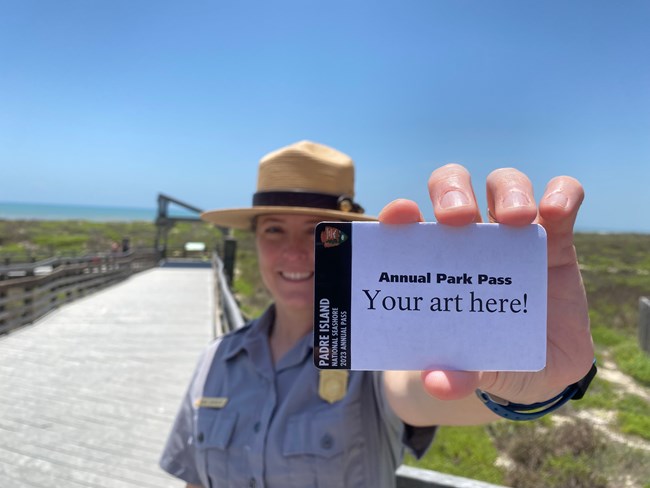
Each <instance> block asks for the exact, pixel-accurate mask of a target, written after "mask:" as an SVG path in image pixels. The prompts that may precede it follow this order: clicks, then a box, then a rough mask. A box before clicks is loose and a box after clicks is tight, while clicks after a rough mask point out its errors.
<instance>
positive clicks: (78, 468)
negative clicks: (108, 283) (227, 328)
mask: <svg viewBox="0 0 650 488" xmlns="http://www.w3.org/2000/svg"><path fill="white" fill-rule="evenodd" d="M210 291H211V273H210V270H209V269H207V270H206V269H196V268H194V269H183V268H160V269H154V270H150V271H147V272H144V273H140V274H138V275H136V276H133V277H131V278H130V279H129V280H127V281H125V282H122V283H119V284H117V285H115V286H113V287H111V288H108V289H105V290H102V291H101V292H98V293H96V294H94V295H91V296H89V297H86V298H84V299H81V300H79V301H77V302H74V303H72V304H70V305H67V306H65V307H63V308H61V309H59V310H57V311H55V312H53V313H51V314H50V315H48V316H46V317H45V318H43V319H41V320H40V321H39V322H37V323H36V324H34V325H32V326H28V327H25V328H23V329H21V330H18V331H16V332H14V333H11V334H9V335H7V336H2V337H0V486H2V487H4V486H7V487H9V486H11V487H21V486H24V487H26V488H32V487H37V488H40V487H48V488H50V487H52V486H56V487H59V486H60V487H67V486H70V487H71V488H77V487H86V488H132V487H135V486H138V487H142V486H144V487H156V488H167V487H169V488H178V487H182V486H184V484H183V483H182V482H179V481H178V480H174V479H173V478H171V477H169V476H168V475H167V474H165V473H163V472H162V471H161V470H160V469H159V468H158V466H157V462H158V457H159V455H160V451H161V449H162V447H163V445H164V441H165V439H166V436H167V433H168V431H169V428H170V426H171V423H172V421H173V417H174V414H175V412H176V409H177V408H178V405H179V404H180V402H181V399H182V396H183V393H184V390H185V388H186V385H187V383H188V380H189V377H190V375H191V372H192V370H193V368H194V365H195V363H196V360H197V358H198V355H199V354H200V351H201V350H202V349H203V348H204V347H205V345H206V344H207V342H208V341H209V340H210V333H211V318H210V312H211V302H210Z"/></svg>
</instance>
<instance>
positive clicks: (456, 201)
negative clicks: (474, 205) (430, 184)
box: [440, 190, 469, 208]
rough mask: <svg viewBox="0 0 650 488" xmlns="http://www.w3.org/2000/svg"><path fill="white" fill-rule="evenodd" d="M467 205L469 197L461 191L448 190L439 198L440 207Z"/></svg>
mask: <svg viewBox="0 0 650 488" xmlns="http://www.w3.org/2000/svg"><path fill="white" fill-rule="evenodd" d="M464 205H469V198H468V197H467V195H465V194H464V193H463V192H462V191H458V190H450V191H448V192H447V193H445V194H444V195H443V196H442V198H441V199H440V206H441V207H442V208H452V207H462V206H464Z"/></svg>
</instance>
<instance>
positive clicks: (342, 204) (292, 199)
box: [253, 191, 364, 213]
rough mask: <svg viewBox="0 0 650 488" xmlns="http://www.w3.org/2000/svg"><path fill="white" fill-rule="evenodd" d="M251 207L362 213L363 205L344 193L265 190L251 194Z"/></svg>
mask: <svg viewBox="0 0 650 488" xmlns="http://www.w3.org/2000/svg"><path fill="white" fill-rule="evenodd" d="M253 207H307V208H323V209H327V210H339V211H341V212H353V213H363V212H364V210H363V207H361V205H359V204H358V203H355V202H354V200H352V198H351V197H348V196H346V195H340V196H338V195H328V194H326V193H310V192H305V191H265V192H257V193H255V194H254V195H253Z"/></svg>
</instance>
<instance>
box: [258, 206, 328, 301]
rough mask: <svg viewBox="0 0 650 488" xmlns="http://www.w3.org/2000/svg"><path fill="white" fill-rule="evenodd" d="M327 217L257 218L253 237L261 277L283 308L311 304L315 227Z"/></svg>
mask: <svg viewBox="0 0 650 488" xmlns="http://www.w3.org/2000/svg"><path fill="white" fill-rule="evenodd" d="M323 220H327V219H326V218H319V217H314V216H311V215H288V214H275V215H263V216H261V217H259V218H258V219H257V225H256V229H255V238H256V242H257V253H258V261H259V267H260V273H261V275H262V280H263V281H264V284H265V285H266V287H267V288H268V290H269V292H270V293H271V295H272V296H273V299H274V300H275V304H276V307H282V308H283V309H285V310H286V311H291V310H295V311H299V312H305V311H306V309H309V311H310V313H311V309H313V304H314V227H316V224H317V223H318V222H321V221H323Z"/></svg>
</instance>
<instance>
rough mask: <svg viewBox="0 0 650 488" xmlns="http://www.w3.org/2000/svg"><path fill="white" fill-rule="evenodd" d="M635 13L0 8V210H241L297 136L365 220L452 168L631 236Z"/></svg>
mask: <svg viewBox="0 0 650 488" xmlns="http://www.w3.org/2000/svg"><path fill="white" fill-rule="evenodd" d="M648 25H650V2H647V1H646V0H641V1H634V0H631V1H628V0H626V1H623V2H616V1H607V2H605V1H597V0H596V1H582V0H563V1H543V2H542V1H529V0H517V1H504V0H499V1H489V0H459V1H451V0H401V1H397V0H396V1H390V2H389V1H369V0H340V1H339V0H328V1H327V2H325V1H311V0H296V1H282V0H274V1H268V0H266V1H257V0H255V1H253V0H249V1H245V0H237V1H235V0H231V1H224V0H219V1H216V0H214V1H199V0H196V1H191V2H190V1H165V0H138V1H134V0H94V1H89V0H75V1H72V0H57V1H56V2H52V1H47V0H42V1H34V0H0V201H14V202H16V201H17V202H44V203H69V204H96V205H111V206H116V205H120V206H135V207H153V206H154V205H155V199H156V195H157V193H158V192H165V193H168V194H170V195H173V196H175V197H177V198H179V199H182V200H185V201H187V202H189V203H192V204H194V205H196V206H199V207H202V208H218V207H236V206H247V205H248V204H249V202H250V198H251V195H252V193H253V191H254V187H255V175H256V167H257V161H258V160H259V158H260V157H261V156H262V155H264V154H265V153H267V152H269V151H271V150H273V149H275V148H277V147H280V146H283V145H286V144H289V143H291V142H295V141H298V140H301V139H311V140H315V141H319V142H323V143H326V144H329V145H331V146H333V147H336V148H338V149H339V150H342V151H344V152H346V153H348V154H349V155H351V156H352V157H353V158H354V160H355V162H356V164H357V197H358V200H359V201H360V202H361V204H362V205H364V206H365V207H366V210H367V211H368V212H370V213H374V214H376V213H378V212H379V210H380V209H381V207H382V206H383V205H384V204H385V203H387V202H388V201H390V200H392V199H394V198H398V197H406V198H411V199H414V200H416V201H418V202H419V203H420V205H421V206H422V207H423V209H424V213H425V215H426V216H427V217H428V218H432V210H431V208H430V205H429V203H428V195H427V190H426V180H427V178H428V176H429V174H430V172H431V171H432V170H433V169H434V168H436V167H437V166H439V165H441V164H444V163H447V162H460V163H462V164H464V165H465V166H466V167H467V168H468V169H469V170H470V171H471V173H472V175H473V181H474V184H475V186H476V193H477V196H479V198H482V199H484V195H485V191H484V180H485V177H486V176H487V174H488V173H489V172H490V171H491V170H492V169H495V168H498V167H503V166H514V167H517V168H519V169H521V170H522V171H524V172H526V173H527V174H528V175H529V176H530V178H531V180H532V181H533V184H534V186H535V190H536V193H537V194H538V195H541V193H542V192H543V189H544V186H545V184H546V182H547V181H548V179H550V178H551V177H553V176H555V175H558V174H569V175H572V176H575V177H577V178H578V179H579V180H581V181H582V183H583V184H584V186H585V188H586V193H587V198H586V200H585V204H584V207H583V211H582V212H581V215H580V218H579V220H578V227H579V228H580V229H582V230H603V231H642V232H650V137H649V136H650V55H649V54H648V53H649V52H650V48H649V46H650V29H648Z"/></svg>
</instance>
